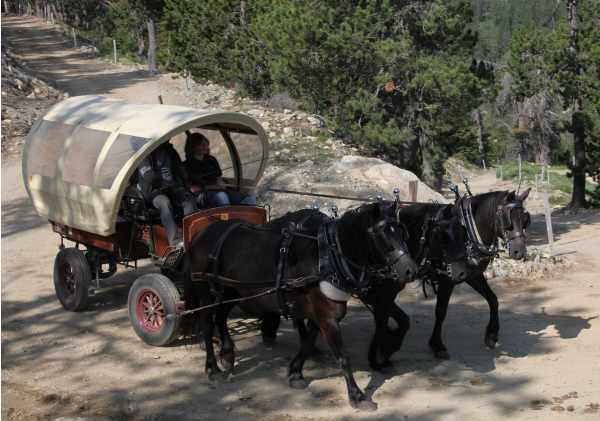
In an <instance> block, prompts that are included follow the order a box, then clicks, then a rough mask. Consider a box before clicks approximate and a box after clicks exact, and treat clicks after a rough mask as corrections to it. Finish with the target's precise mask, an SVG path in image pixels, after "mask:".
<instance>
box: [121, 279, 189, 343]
mask: <svg viewBox="0 0 600 421" xmlns="http://www.w3.org/2000/svg"><path fill="white" fill-rule="evenodd" d="M179 300H180V296H179V291H177V288H176V287H175V285H174V284H173V282H172V281H171V280H170V279H169V278H167V277H166V276H164V275H161V274H158V273H149V274H147V275H143V276H141V277H139V278H138V279H137V280H136V281H135V282H134V283H133V285H132V286H131V289H130V290H129V297H128V299H127V306H128V308H129V320H130V322H131V326H132V327H133V330H134V331H135V333H136V334H137V335H138V336H139V337H140V339H141V340H142V341H144V342H145V343H147V344H148V345H153V346H165V345H168V344H169V343H171V342H173V340H174V339H175V338H176V337H177V334H178V333H179V322H180V318H179V317H177V305H178V303H179ZM169 315H171V316H172V317H167V316H169Z"/></svg>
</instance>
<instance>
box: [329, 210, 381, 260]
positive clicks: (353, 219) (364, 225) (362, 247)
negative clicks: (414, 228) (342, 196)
mask: <svg viewBox="0 0 600 421" xmlns="http://www.w3.org/2000/svg"><path fill="white" fill-rule="evenodd" d="M382 212H383V209H382V207H381V204H380V203H366V204H364V205H361V206H359V207H358V208H355V209H351V210H349V211H347V212H345V213H344V214H343V215H342V216H341V218H340V219H339V221H338V235H339V238H340V243H342V244H341V245H342V247H343V252H344V253H347V254H348V257H350V258H351V259H352V260H354V261H355V262H357V263H359V264H366V263H367V262H368V260H369V256H370V252H371V250H370V248H369V247H368V245H369V244H370V242H369V239H368V235H367V230H368V229H369V228H370V227H371V226H372V225H373V224H374V221H375V220H376V219H378V218H379V217H380V216H381V215H382ZM349 245H350V247H348V246H349Z"/></svg>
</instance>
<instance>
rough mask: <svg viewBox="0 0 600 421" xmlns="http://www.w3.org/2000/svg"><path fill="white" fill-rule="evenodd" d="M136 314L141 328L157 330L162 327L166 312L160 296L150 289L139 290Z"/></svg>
mask: <svg viewBox="0 0 600 421" xmlns="http://www.w3.org/2000/svg"><path fill="white" fill-rule="evenodd" d="M136 316H137V319H138V321H139V323H140V325H141V326H142V328H143V329H144V330H146V331H148V332H158V331H160V330H161V329H162V328H163V325H164V323H165V318H166V316H167V312H166V311H165V306H164V304H163V302H162V301H161V299H160V296H159V295H158V294H157V293H156V292H155V291H153V290H151V289H144V290H143V291H141V292H140V294H139V296H138V299H137V303H136Z"/></svg>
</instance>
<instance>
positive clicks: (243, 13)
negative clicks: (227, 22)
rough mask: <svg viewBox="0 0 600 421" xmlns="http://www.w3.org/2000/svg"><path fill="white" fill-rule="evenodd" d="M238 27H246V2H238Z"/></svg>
mask: <svg viewBox="0 0 600 421" xmlns="http://www.w3.org/2000/svg"><path fill="white" fill-rule="evenodd" d="M240 26H246V0H240Z"/></svg>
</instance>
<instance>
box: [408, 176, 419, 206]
mask: <svg viewBox="0 0 600 421" xmlns="http://www.w3.org/2000/svg"><path fill="white" fill-rule="evenodd" d="M418 189H419V182H418V181H417V180H411V181H409V182H408V200H409V201H411V202H416V201H417V192H418Z"/></svg>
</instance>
